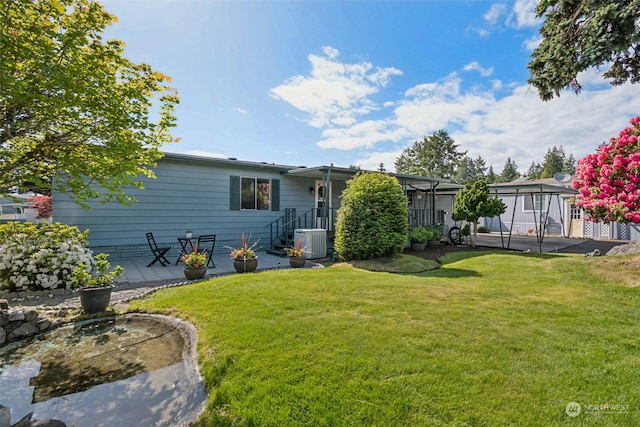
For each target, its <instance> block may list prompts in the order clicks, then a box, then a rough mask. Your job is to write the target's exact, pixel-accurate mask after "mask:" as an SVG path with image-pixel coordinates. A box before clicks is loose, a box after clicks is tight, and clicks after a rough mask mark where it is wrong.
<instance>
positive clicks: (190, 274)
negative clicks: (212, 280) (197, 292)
mask: <svg viewBox="0 0 640 427" xmlns="http://www.w3.org/2000/svg"><path fill="white" fill-rule="evenodd" d="M205 274H207V268H206V267H185V268H184V277H185V278H186V279H187V280H198V279H202V278H203V277H204V275H205Z"/></svg>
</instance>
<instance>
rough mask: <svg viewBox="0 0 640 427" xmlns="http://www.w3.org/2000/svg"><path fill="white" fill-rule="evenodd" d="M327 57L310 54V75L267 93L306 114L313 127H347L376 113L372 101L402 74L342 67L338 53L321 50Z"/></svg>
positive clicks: (368, 66)
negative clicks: (381, 90)
mask: <svg viewBox="0 0 640 427" xmlns="http://www.w3.org/2000/svg"><path fill="white" fill-rule="evenodd" d="M323 51H324V53H325V55H326V56H324V57H321V56H316V55H309V62H311V66H312V71H311V75H310V76H308V77H305V76H300V75H298V76H294V77H292V78H290V79H289V80H288V81H286V82H285V83H284V84H282V85H280V86H278V87H276V88H273V89H271V91H270V92H269V94H270V95H271V96H272V97H274V98H276V99H281V100H283V101H285V102H287V103H289V104H290V105H292V106H293V107H295V108H297V109H298V110H300V111H303V112H306V113H308V124H309V125H310V126H313V127H316V128H322V127H333V126H349V125H352V124H354V123H356V120H357V119H358V117H360V116H363V115H365V114H367V113H369V112H371V111H374V110H377V109H378V106H377V104H376V103H375V102H374V101H373V99H372V98H371V97H372V96H373V95H374V94H376V93H377V92H378V91H379V90H380V89H381V88H382V87H385V86H386V85H387V84H388V83H389V79H390V77H391V76H394V75H401V74H402V72H401V71H400V70H398V69H395V68H389V67H388V68H380V67H378V68H375V69H374V67H373V66H372V65H371V64H370V63H368V62H362V63H358V64H345V63H341V62H339V61H337V57H338V55H339V52H338V50H337V49H334V48H331V47H324V48H323Z"/></svg>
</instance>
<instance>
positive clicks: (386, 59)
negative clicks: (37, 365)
mask: <svg viewBox="0 0 640 427" xmlns="http://www.w3.org/2000/svg"><path fill="white" fill-rule="evenodd" d="M101 3H102V4H103V5H104V6H105V8H106V9H107V11H109V12H110V13H112V14H114V15H116V16H117V17H118V22H117V23H115V24H114V25H113V26H111V27H110V28H109V29H108V30H107V32H106V38H108V39H112V38H113V39H118V40H122V41H124V42H125V43H126V47H125V55H126V56H127V57H128V58H129V59H131V60H132V61H135V62H145V63H147V64H150V65H151V66H152V68H153V69H154V70H156V71H160V72H162V73H164V74H167V75H169V76H171V77H172V79H173V80H172V85H173V86H174V87H176V88H177V89H178V91H179V95H180V98H181V103H180V105H179V106H178V107H177V115H178V128H177V129H175V130H174V131H173V132H172V134H173V135H174V136H177V137H180V138H181V141H180V143H178V144H171V145H168V146H165V151H169V152H179V153H190V154H198V155H208V156H215V157H225V158H226V157H235V158H238V159H241V160H249V161H266V162H270V163H271V162H273V163H278V164H287V165H305V166H318V165H328V164H330V163H333V164H335V165H337V166H349V165H352V164H355V165H359V166H360V167H362V168H364V169H377V167H378V165H379V164H380V163H381V162H382V163H384V165H385V167H386V169H387V170H391V171H394V170H395V168H394V165H393V163H394V160H395V159H396V158H397V156H398V155H399V154H400V152H401V151H402V150H403V149H404V148H406V147H408V146H410V145H412V144H413V142H415V141H417V140H421V139H422V138H423V137H425V136H428V135H431V134H432V133H433V132H435V131H437V130H439V129H445V130H447V131H448V132H449V134H450V135H451V136H452V137H453V139H454V140H455V141H456V143H457V144H458V145H459V149H460V150H467V152H468V153H467V154H468V155H469V156H470V157H473V158H475V157H477V156H482V157H483V158H484V159H485V161H486V162H487V165H492V166H493V168H494V170H495V172H496V173H499V172H500V171H502V168H503V167H504V164H505V162H506V160H507V157H511V159H513V160H514V161H515V162H516V164H517V165H518V167H519V169H520V171H521V172H525V171H526V170H527V169H528V167H529V166H530V165H531V162H532V161H536V162H541V161H542V159H543V156H544V154H545V153H546V152H547V150H548V149H549V148H551V147H552V146H554V145H555V146H560V145H562V146H563V147H564V149H565V152H567V154H573V155H574V156H575V157H576V158H581V157H583V156H585V155H586V154H588V153H590V152H593V151H595V149H596V147H597V146H598V145H599V144H600V143H601V142H603V141H606V140H608V139H609V138H610V137H612V136H615V135H617V134H618V132H619V131H620V130H621V129H623V128H624V127H626V126H627V125H628V123H629V120H630V119H631V118H632V117H634V116H637V115H640V85H631V84H627V85H623V86H618V87H611V86H610V85H609V84H608V83H606V82H605V81H604V80H602V79H601V78H600V74H599V73H600V72H601V71H602V70H590V71H588V72H586V73H584V74H582V75H580V76H579V80H580V82H581V83H582V84H583V92H582V93H581V94H580V95H579V96H576V95H574V94H573V93H571V92H564V93H562V95H561V97H560V98H556V99H554V100H552V101H550V102H543V101H541V100H540V99H539V98H538V96H537V94H536V90H535V88H533V87H531V86H529V85H528V84H527V79H528V70H527V64H528V62H529V57H530V54H531V52H532V50H533V48H534V47H535V46H536V43H538V42H539V39H538V28H539V26H540V22H539V21H537V20H536V19H535V15H534V8H535V4H536V2H535V1H532V0H511V1H495V2H494V1H490V0H489V1H485V0H482V1H471V0H470V1H464V0H442V1H431V0H423V1H304V0H302V1H245V0H237V1H206V0H199V1H190V0H103V1H101Z"/></svg>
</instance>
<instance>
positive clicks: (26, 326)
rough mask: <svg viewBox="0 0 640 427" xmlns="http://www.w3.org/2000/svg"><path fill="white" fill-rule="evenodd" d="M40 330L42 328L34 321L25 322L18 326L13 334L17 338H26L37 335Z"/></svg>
mask: <svg viewBox="0 0 640 427" xmlns="http://www.w3.org/2000/svg"><path fill="white" fill-rule="evenodd" d="M38 332H40V329H39V328H38V326H37V325H36V324H35V323H34V322H27V323H23V324H22V325H20V326H18V327H17V328H16V329H15V330H14V331H13V332H12V335H13V336H14V337H16V338H24V337H29V336H31V335H35V334H37V333H38Z"/></svg>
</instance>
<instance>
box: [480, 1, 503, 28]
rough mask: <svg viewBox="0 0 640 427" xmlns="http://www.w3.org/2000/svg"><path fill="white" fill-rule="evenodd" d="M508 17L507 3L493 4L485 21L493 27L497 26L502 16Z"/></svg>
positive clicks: (485, 16)
mask: <svg viewBox="0 0 640 427" xmlns="http://www.w3.org/2000/svg"><path fill="white" fill-rule="evenodd" d="M506 15H507V4H506V3H493V4H492V5H491V7H489V10H488V11H487V12H486V13H485V14H484V20H485V21H486V22H487V23H488V24H489V25H491V26H493V25H497V24H498V21H500V18H502V16H506Z"/></svg>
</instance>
